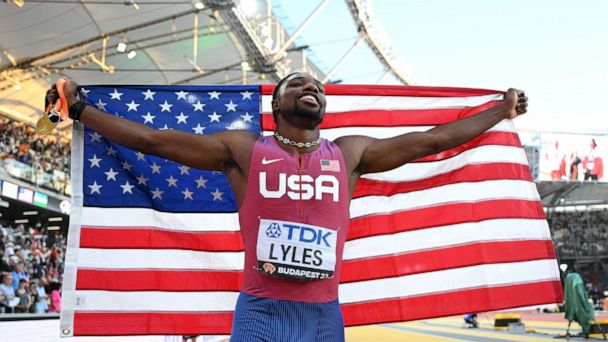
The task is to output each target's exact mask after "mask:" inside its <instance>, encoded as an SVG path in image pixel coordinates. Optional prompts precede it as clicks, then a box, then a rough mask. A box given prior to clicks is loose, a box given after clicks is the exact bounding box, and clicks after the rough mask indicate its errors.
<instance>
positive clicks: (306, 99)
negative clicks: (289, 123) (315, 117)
mask: <svg viewBox="0 0 608 342" xmlns="http://www.w3.org/2000/svg"><path fill="white" fill-rule="evenodd" d="M300 101H302V102H304V103H306V104H308V105H311V106H318V105H319V100H317V98H316V97H314V96H313V95H303V96H300Z"/></svg>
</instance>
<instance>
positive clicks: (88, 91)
mask: <svg viewBox="0 0 608 342" xmlns="http://www.w3.org/2000/svg"><path fill="white" fill-rule="evenodd" d="M80 91H81V92H82V93H84V96H88V95H89V93H90V92H91V91H90V90H88V89H84V88H80Z"/></svg>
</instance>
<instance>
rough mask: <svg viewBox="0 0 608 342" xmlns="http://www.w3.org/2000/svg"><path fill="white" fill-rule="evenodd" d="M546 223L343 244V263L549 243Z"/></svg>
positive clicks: (476, 225)
mask: <svg viewBox="0 0 608 342" xmlns="http://www.w3.org/2000/svg"><path fill="white" fill-rule="evenodd" d="M550 239H551V236H550V233H549V225H547V221H546V220H532V219H496V220H486V221H481V222H471V223H459V224H452V225H447V226H440V227H433V228H427V229H420V230H414V231H408V232H400V233H396V234H387V235H379V236H371V237H367V238H361V239H356V240H353V241H347V242H346V244H345V246H344V260H352V259H361V258H371V257H379V256H383V255H390V254H401V253H409V252H415V251H422V250H430V249H436V248H445V247H450V246H457V245H464V244H469V243H475V242H486V241H518V240H520V241H523V240H550Z"/></svg>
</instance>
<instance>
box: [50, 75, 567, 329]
mask: <svg viewBox="0 0 608 342" xmlns="http://www.w3.org/2000/svg"><path fill="white" fill-rule="evenodd" d="M272 89H273V87H272V86H269V85H262V86H259V85H257V86H212V87H210V86H120V87H119V86H86V87H85V88H84V90H85V92H87V94H88V95H87V98H88V102H89V103H90V104H92V105H94V106H97V107H98V108H100V109H102V110H105V111H106V112H109V113H112V114H115V115H118V116H122V117H125V118H127V119H129V120H134V121H137V122H140V123H143V124H146V125H148V126H151V127H154V128H157V129H179V130H183V131H186V132H190V133H193V134H212V133H214V132H218V131H221V130H226V129H228V130H250V131H253V132H256V133H257V134H263V135H268V134H272V132H273V130H274V122H273V119H272V114H271V106H270V99H271V94H272ZM326 92H327V103H328V104H327V116H326V118H325V120H324V122H323V124H322V125H321V129H322V131H321V132H322V133H321V134H322V136H323V137H325V138H327V139H332V140H333V139H335V138H337V137H339V136H343V135H350V134H360V135H368V136H373V137H377V138H383V137H389V136H394V135H398V134H403V133H405V132H411V131H421V130H426V129H429V128H431V127H433V126H435V125H438V124H442V123H447V122H450V121H453V120H457V119H460V118H463V117H466V116H470V115H473V114H475V113H478V112H480V111H482V110H484V109H486V108H490V107H492V106H494V105H496V104H497V103H499V101H500V100H501V98H502V96H503V94H502V93H500V92H497V91H491V90H479V89H463V88H438V87H432V88H431V87H412V86H347V85H328V86H327V88H326ZM326 167H330V168H331V167H333V166H332V164H331V161H328V163H327V165H326ZM72 175H73V193H74V199H73V210H72V215H71V221H70V231H69V236H68V252H67V256H66V270H65V274H64V287H63V296H64V306H63V312H62V315H61V329H62V334H63V335H64V336H78V335H159V334H168V335H182V334H186V335H205V334H229V332H230V329H231V320H232V310H233V309H234V307H235V303H236V299H237V296H238V291H239V288H240V286H241V284H242V273H241V270H242V267H243V259H244V257H243V244H242V241H241V237H240V235H239V226H238V217H237V215H238V213H237V206H236V203H235V199H234V195H233V193H232V191H231V190H230V187H229V185H228V183H227V181H226V178H225V177H224V176H223V175H222V174H221V173H219V172H212V171H202V170H196V169H193V168H189V167H187V166H184V165H179V164H176V163H174V162H172V161H169V160H165V159H163V158H159V157H155V156H150V155H144V154H142V153H139V152H136V151H133V150H129V149H127V148H124V147H122V146H119V145H116V144H113V143H111V142H109V141H108V140H106V139H105V138H104V137H103V136H101V135H100V134H98V133H97V132H93V131H91V130H89V129H87V128H86V127H83V126H81V125H76V126H75V127H74V133H73V153H72ZM350 215H351V223H350V228H349V233H348V238H347V242H346V245H345V249H344V264H343V274H342V278H341V284H340V289H339V291H340V301H341V303H342V311H343V314H344V319H345V324H346V325H347V326H353V325H362V324H373V323H380V322H394V321H405V320H414V319H421V318H429V317H439V316H446V315H453V314H461V313H468V312H482V311H489V310H496V309H504V308H512V307H521V306H527V305H535V304H544V303H556V302H561V299H562V292H561V284H560V278H559V270H558V268H557V263H556V260H555V252H554V248H553V244H552V242H551V237H550V234H549V227H548V225H547V222H546V220H545V215H544V212H543V208H542V204H541V202H540V200H539V196H538V193H537V191H536V187H535V185H534V183H533V181H532V178H531V174H530V170H529V168H528V165H527V161H526V157H525V153H524V151H523V148H522V147H521V144H520V141H519V138H518V136H517V134H516V132H515V130H514V128H513V126H512V124H511V122H510V121H506V120H505V121H503V122H501V123H499V124H498V125H496V126H495V127H493V128H492V129H490V130H488V131H487V132H486V133H484V134H483V135H481V136H480V137H478V138H476V139H473V140H472V141H470V142H468V143H465V144H464V145H462V146H459V147H457V148H453V149H450V150H447V151H443V152H441V153H439V154H437V155H432V156H429V157H425V158H422V159H420V160H417V161H415V162H413V163H410V164H407V165H404V166H402V167H399V168H397V169H395V170H392V171H388V172H383V173H378V174H368V175H364V176H363V177H362V178H361V180H360V181H359V183H358V184H357V187H356V190H355V193H354V197H353V200H352V202H351V206H350Z"/></svg>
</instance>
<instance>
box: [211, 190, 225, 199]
mask: <svg viewBox="0 0 608 342" xmlns="http://www.w3.org/2000/svg"><path fill="white" fill-rule="evenodd" d="M211 194H212V195H213V201H214V202H215V201H216V200H219V201H222V195H223V194H224V193H223V192H221V191H220V189H218V188H215V192H212V193H211Z"/></svg>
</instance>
